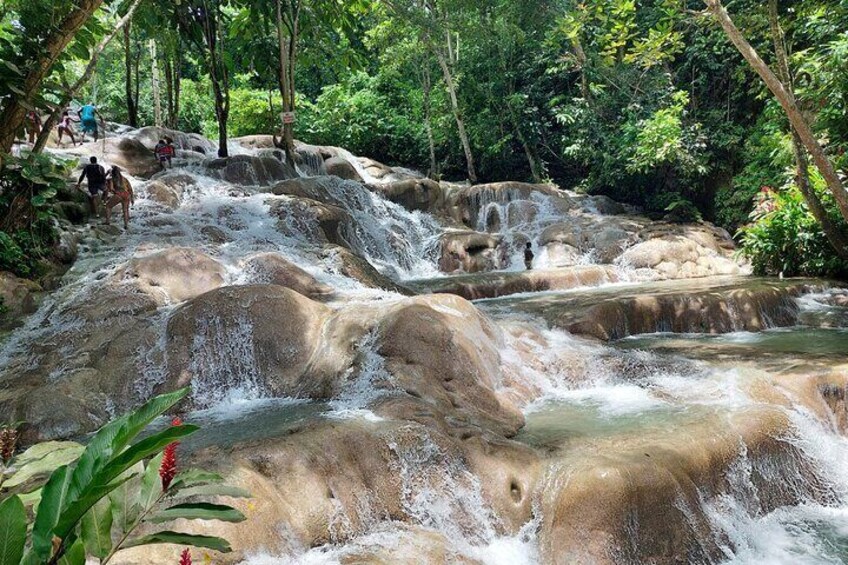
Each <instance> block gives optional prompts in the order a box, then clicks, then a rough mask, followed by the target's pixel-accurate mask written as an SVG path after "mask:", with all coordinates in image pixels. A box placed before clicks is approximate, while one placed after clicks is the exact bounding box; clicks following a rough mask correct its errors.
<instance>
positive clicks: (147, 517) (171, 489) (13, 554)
mask: <svg viewBox="0 0 848 565" xmlns="http://www.w3.org/2000/svg"><path fill="white" fill-rule="evenodd" d="M187 392H188V390H187V389H182V390H179V391H176V392H173V393H170V394H164V395H161V396H158V397H156V398H154V399H152V400H150V401H149V402H147V403H146V404H144V405H143V406H141V407H140V408H138V409H137V410H135V411H133V412H130V413H128V414H126V415H124V416H121V417H119V418H118V419H116V420H114V421H112V422H110V423H109V424H107V425H105V426H104V427H103V428H101V429H100V430H99V431H98V432H97V433H96V434H94V436H93V437H92V438H91V440H90V441H89V442H88V444H87V445H86V446H85V447H83V446H81V445H79V444H76V443H74V442H48V443H42V444H37V445H34V446H33V447H30V448H29V449H27V450H26V451H24V452H23V453H21V454H20V455H18V456H16V457H14V458H11V459H10V460H8V461H7V462H6V463H4V465H5V467H4V468H3V472H2V475H1V476H0V477H2V478H0V489H1V490H0V499H1V500H2V502H0V540H1V541H2V542H0V565H18V564H20V563H22V564H25V565H37V564H43V563H48V564H51V565H52V564H60V563H61V564H63V565H83V564H84V563H85V562H86V557H87V556H88V557H91V558H94V559H98V560H99V562H100V563H101V564H105V563H108V562H109V561H110V560H111V559H112V558H113V557H114V555H115V554H116V553H117V552H118V551H119V550H120V549H124V548H129V547H135V546H140V545H149V544H158V543H170V544H181V545H187V546H194V547H200V548H207V549H212V550H215V551H221V552H228V551H230V545H229V543H228V542H227V541H226V540H224V539H221V538H218V537H213V536H205V535H197V534H191V533H185V532H175V531H171V530H162V531H156V532H153V533H149V534H146V535H138V530H139V528H140V527H141V526H142V525H145V526H150V525H152V524H160V523H166V522H170V521H172V520H176V519H178V518H181V519H186V520H222V521H227V522H240V521H242V520H244V519H245V517H244V515H243V514H242V513H241V512H239V511H238V510H236V509H235V508H232V507H231V506H227V505H224V504H213V503H209V502H197V500H198V497H204V496H218V495H225V496H230V497H246V496H249V494H248V493H247V492H245V491H243V490H241V489H238V488H234V487H230V486H227V485H225V484H223V479H222V478H221V476H219V475H217V474H215V473H209V472H206V471H202V470H198V469H184V470H180V469H179V468H178V461H177V446H178V440H180V439H182V438H184V437H186V436H188V435H190V434H192V433H194V432H195V431H197V429H198V428H197V426H194V425H191V424H184V423H183V422H182V421H180V420H179V419H175V420H173V421H172V425H171V426H168V427H166V428H164V429H161V430H159V431H156V432H153V433H151V434H150V435H147V436H146V437H144V438H143V439H141V440H139V441H135V440H136V439H137V438H138V436H139V435H140V434H142V432H144V431H145V429H146V428H148V426H149V425H150V424H151V423H152V422H153V420H154V419H156V418H157V417H159V416H161V415H162V414H163V413H164V412H166V411H167V410H169V409H170V408H172V407H173V406H174V405H175V404H177V403H178V402H179V401H180V400H181V399H182V398H183V397H185V395H186V394H187ZM45 477H46V482H45V480H44V479H45ZM30 513H31V514H32V515H34V520H29V518H28V516H29V515H30Z"/></svg>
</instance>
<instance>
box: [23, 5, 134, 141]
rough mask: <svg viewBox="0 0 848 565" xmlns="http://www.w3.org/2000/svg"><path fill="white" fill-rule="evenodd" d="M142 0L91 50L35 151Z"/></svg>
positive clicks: (126, 26) (46, 124) (54, 111)
mask: <svg viewBox="0 0 848 565" xmlns="http://www.w3.org/2000/svg"><path fill="white" fill-rule="evenodd" d="M142 1H143V0H135V2H133V4H132V6H130V9H129V10H127V13H126V15H124V16H123V17H122V18H121V19H120V20H118V22H117V23H116V24H115V27H114V28H112V31H111V32H110V33H109V35H107V36H106V37H104V38H103V39H102V40H101V41H100V43H98V44H97V46H96V47H95V48H94V50H93V51H92V52H91V58H90V59H89V61H88V65H87V66H86V68H85V72H83V74H82V76H81V77H80V78H79V79H77V81H76V82H75V83H74V84H73V85H72V86H71V87H70V88H69V89H68V91H67V92H66V93H65V95H64V96H63V97H62V101H61V103H60V104H59V105H58V106H57V107H56V108H55V109H54V110H53V112H51V114H50V116H48V118H47V120H45V122H44V125H43V126H42V127H41V133H40V134H39V135H38V140H37V141H36V143H35V147H33V149H32V150H33V152H35V153H41V151H43V150H44V146H45V145H47V140H48V139H50V132H51V131H52V130H53V128H54V127H56V124H58V123H59V118H60V116H61V114H62V110H63V109H65V108H66V107H67V106H68V104H70V102H71V100H73V98H74V96H76V94H77V92H79V90H80V89H81V88H82V87H83V86H85V83H87V82H88V81H89V80H90V79H91V77H92V76H93V75H94V72H95V70H96V69H97V61H98V60H99V59H100V55H102V54H103V51H104V50H105V49H106V47H107V46H108V45H109V43H111V42H112V40H113V39H115V36H116V35H118V32H119V31H121V29H129V22H130V21H131V20H132V17H133V14H134V13H135V10H136V8H138V6H139V5H140V4H141V2H142ZM125 37H126V36H125ZM104 137H105V132H104Z"/></svg>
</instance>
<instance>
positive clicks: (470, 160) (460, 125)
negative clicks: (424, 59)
mask: <svg viewBox="0 0 848 565" xmlns="http://www.w3.org/2000/svg"><path fill="white" fill-rule="evenodd" d="M434 51H435V53H436V58H437V59H438V60H439V67H441V69H442V74H443V75H444V77H445V84H447V87H448V94H450V101H451V108H452V109H453V117H454V120H455V121H456V128H457V130H459V140H460V141H461V142H462V149H463V151H464V152H465V161H466V163H467V164H468V180H469V181H471V184H477V170H476V169H475V168H474V153H473V152H472V151H471V143H470V142H469V141H468V134H467V133H466V131H465V123H464V122H463V120H462V112H461V111H460V109H459V99H458V98H457V96H456V85H455V84H454V82H453V76H452V75H451V72H450V68H449V67H448V63H447V61H446V60H445V56H444V55H443V54H442V53H441V51H439V50H438V49H434Z"/></svg>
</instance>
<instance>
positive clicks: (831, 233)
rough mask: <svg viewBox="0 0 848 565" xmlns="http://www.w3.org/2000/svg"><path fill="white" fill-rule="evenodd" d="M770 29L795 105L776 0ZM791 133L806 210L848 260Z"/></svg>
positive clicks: (846, 244)
mask: <svg viewBox="0 0 848 565" xmlns="http://www.w3.org/2000/svg"><path fill="white" fill-rule="evenodd" d="M768 11H769V27H770V28H771V38H772V41H773V42H774V53H775V56H776V58H777V74H778V77H779V78H780V80H781V82H783V84H784V86H785V88H786V92H787V94H788V95H789V97H790V98H791V99H792V101H793V103H794V102H795V92H794V88H793V81H792V72H791V70H790V68H789V60H788V57H787V56H786V45H785V42H784V36H783V30H782V29H781V28H780V18H779V16H778V11H777V0H769V5H768ZM789 127H790V129H791V130H792V153H793V154H794V156H795V166H796V169H797V172H796V175H795V183H796V184H797V185H798V190H799V191H800V192H801V195H802V196H803V197H804V200H805V201H806V202H807V207H808V208H809V209H810V212H811V213H812V214H813V217H815V219H816V221H818V223H819V224H820V225H821V228H822V231H823V232H824V234H825V237H827V240H828V242H830V245H831V246H832V247H833V249H834V251H836V254H837V255H838V256H839V257H840V258H842V259H843V260H848V239H846V237H845V235H844V234H843V233H842V232H841V231H840V229H839V226H837V225H836V224H835V223H834V222H833V221H832V220H831V219H830V216H829V215H828V214H827V210H826V209H825V207H824V205H823V204H822V201H821V199H820V198H819V195H818V194H816V191H815V189H814V188H813V187H812V185H811V184H810V174H809V167H810V164H809V162H808V160H807V154H806V152H805V150H804V146H803V144H802V143H801V138H800V137H799V135H798V132H797V131H795V128H794V127H792V126H791V125H790V126H789Z"/></svg>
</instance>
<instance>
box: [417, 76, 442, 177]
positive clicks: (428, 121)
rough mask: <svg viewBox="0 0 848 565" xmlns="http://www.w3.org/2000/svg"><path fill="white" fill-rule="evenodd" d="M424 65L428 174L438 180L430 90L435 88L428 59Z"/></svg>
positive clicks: (423, 84)
mask: <svg viewBox="0 0 848 565" xmlns="http://www.w3.org/2000/svg"><path fill="white" fill-rule="evenodd" d="M423 65H424V70H423V74H422V81H421V82H422V87H423V91H424V129H425V130H426V131H427V145H428V146H429V148H430V171H429V173H428V174H427V176H428V177H429V178H431V179H434V180H436V179H438V178H439V171H438V168H437V165H436V142H435V140H434V138H433V123H432V122H433V117H432V108H431V106H430V91H431V90H432V88H433V83H432V81H431V79H430V66H429V65H428V64H427V61H424V62H423Z"/></svg>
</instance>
